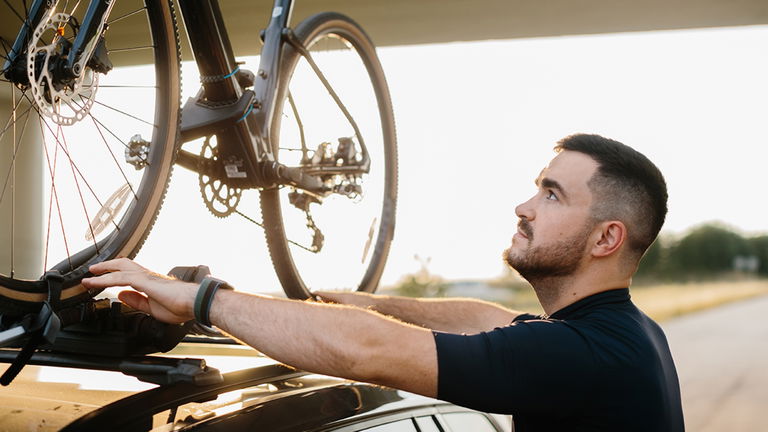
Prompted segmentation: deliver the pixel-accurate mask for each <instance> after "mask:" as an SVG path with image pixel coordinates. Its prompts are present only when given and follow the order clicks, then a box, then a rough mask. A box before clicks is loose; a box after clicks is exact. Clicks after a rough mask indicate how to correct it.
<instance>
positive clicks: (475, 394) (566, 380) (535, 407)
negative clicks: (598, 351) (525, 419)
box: [433, 320, 598, 415]
mask: <svg viewBox="0 0 768 432" xmlns="http://www.w3.org/2000/svg"><path fill="white" fill-rule="evenodd" d="M433 333H434V337H435V345H436V347H437V361H438V398H439V399H442V400H446V401H449V402H452V403H455V404H458V405H462V406H466V407H469V408H473V409H477V410H481V411H487V412H494V413H503V414H534V413H545V412H552V410H553V407H557V408H556V409H557V412H559V413H560V414H562V415H568V414H569V413H572V412H577V411H578V410H579V409H580V408H581V407H582V402H583V401H584V398H585V397H589V396H588V395H589V392H590V391H591V383H593V382H594V374H595V373H598V371H597V370H596V368H595V366H594V364H595V361H594V358H593V356H592V354H591V350H590V348H589V346H588V344H587V342H586V340H585V339H584V338H583V337H582V336H581V335H580V334H579V332H578V331H577V330H576V329H573V328H572V327H570V326H569V325H568V324H566V323H564V322H562V321H556V320H530V321H514V322H513V323H512V324H511V325H509V326H507V327H503V328H496V329H494V330H492V331H489V332H483V333H479V334H474V335H457V334H449V333H441V332H433Z"/></svg>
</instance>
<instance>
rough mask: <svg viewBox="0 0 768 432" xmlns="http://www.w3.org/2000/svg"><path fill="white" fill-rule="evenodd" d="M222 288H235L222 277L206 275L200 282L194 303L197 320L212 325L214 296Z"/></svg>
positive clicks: (205, 324)
mask: <svg viewBox="0 0 768 432" xmlns="http://www.w3.org/2000/svg"><path fill="white" fill-rule="evenodd" d="M222 289H229V290H231V289H233V288H232V287H231V286H230V285H229V284H228V283H226V282H225V281H223V280H221V279H216V278H214V277H210V276H206V277H205V278H203V280H202V281H201V282H200V285H199V287H198V289H197V295H196V296H195V302H194V305H193V308H192V310H193V313H194V316H195V320H196V321H197V322H199V323H200V324H202V325H204V326H207V327H211V325H212V324H211V319H210V312H211V305H212V304H213V298H214V296H215V295H216V292H218V291H219V290H222Z"/></svg>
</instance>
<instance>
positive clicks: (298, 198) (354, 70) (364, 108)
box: [261, 13, 397, 298]
mask: <svg viewBox="0 0 768 432" xmlns="http://www.w3.org/2000/svg"><path fill="white" fill-rule="evenodd" d="M295 33H296V36H297V38H298V40H300V41H301V43H302V44H303V46H304V47H306V48H307V49H308V50H309V51H310V53H311V57H312V59H313V60H314V62H315V63H316V64H317V65H318V66H319V68H320V70H321V71H322V74H323V75H324V76H325V78H326V79H327V81H328V82H329V83H330V86H331V87H332V88H333V89H334V91H335V92H336V94H337V95H338V97H339V99H340V100H341V101H342V103H343V105H344V106H345V108H346V109H347V110H348V112H349V113H350V115H351V117H352V118H353V119H354V121H355V123H356V124H357V130H356V129H355V128H354V127H353V126H352V123H351V122H350V121H349V120H348V118H347V117H346V116H345V115H344V113H343V112H342V110H341V109H340V108H339V106H338V105H337V103H336V102H334V100H333V98H332V97H331V96H330V93H329V92H328V91H327V89H326V88H325V86H324V85H323V84H322V82H321V81H320V79H319V78H318V76H317V74H316V73H315V72H313V70H312V68H311V66H310V64H309V63H308V62H307V60H306V59H305V58H304V57H302V56H301V55H300V54H299V53H298V52H297V51H296V50H294V49H292V48H291V47H289V46H286V48H285V49H284V51H283V55H284V58H283V60H282V61H283V63H282V65H281V74H282V76H281V77H280V79H279V80H280V83H281V91H280V93H279V94H278V103H277V106H276V112H277V113H282V115H275V118H274V119H273V123H272V131H271V138H272V146H273V150H274V152H275V154H276V158H277V160H279V161H280V162H281V163H283V164H285V165H288V166H302V165H303V166H305V167H306V166H307V164H308V163H312V162H311V161H310V160H311V159H312V158H316V159H315V160H317V159H319V158H322V157H325V156H328V155H329V154H331V155H333V154H338V152H343V151H348V150H349V144H352V145H353V147H354V150H353V151H352V153H354V154H356V155H358V156H355V157H360V155H361V154H362V147H361V141H362V142H364V143H365V147H366V148H367V151H368V154H369V156H370V161H371V165H370V170H369V171H368V173H366V174H363V175H356V176H349V175H335V176H327V177H326V178H324V180H325V181H326V184H333V185H334V186H335V187H337V188H338V189H339V190H342V189H343V190H346V191H347V192H349V191H350V190H355V191H356V192H354V193H351V194H346V195H345V194H344V193H333V194H331V195H330V196H327V197H325V198H322V200H318V201H321V203H317V202H313V201H316V200H315V198H314V197H312V196H311V195H309V194H307V193H302V192H301V191H296V190H294V189H292V188H290V187H282V188H276V189H266V190H263V191H262V192H261V207H262V216H263V219H264V226H265V234H266V239H267V245H268V246H269V251H270V255H271V257H272V262H273V264H274V266H275V270H276V271H277V275H278V278H279V280H280V282H281V284H282V286H283V289H284V290H285V292H286V294H287V295H288V296H289V297H292V298H307V297H308V296H309V295H310V292H311V291H312V290H316V289H355V290H361V291H369V292H372V291H374V290H375V289H376V287H377V285H378V282H379V280H380V278H381V274H382V272H383V270H384V264H385V261H386V259H387V254H388V253H389V248H390V244H391V241H392V238H393V235H394V227H395V203H396V201H397V151H396V142H395V124H394V118H393V114H392V105H391V102H390V96H389V90H388V88H387V84H386V80H385V78H384V73H383V71H382V68H381V65H380V63H379V60H378V57H377V56H376V52H375V49H374V46H373V44H372V42H371V41H370V39H369V38H368V36H367V35H366V34H365V32H364V31H363V30H362V29H361V28H360V27H359V26H358V25H357V24H356V23H354V22H353V21H352V20H350V19H349V18H347V17H345V16H343V15H339V14H336V13H322V14H318V15H314V16H312V17H310V18H308V19H306V20H305V21H303V22H302V23H301V24H299V26H298V27H297V28H296V30H295ZM358 132H359V133H358ZM340 139H341V140H340ZM344 141H345V142H347V146H348V147H347V148H346V149H344V150H342V149H341V148H340V147H341V146H343V145H344V144H340V143H341V142H344ZM302 143H304V144H302ZM324 143H325V144H324ZM302 147H303V148H304V150H302ZM323 155H325V156H323ZM331 157H332V158H333V157H334V156H331ZM356 188H357V189H356ZM357 192H359V193H357ZM291 201H293V203H291ZM303 208H309V209H310V213H309V215H311V218H308V217H307V213H306V212H305V211H303ZM313 226H314V227H316V228H317V230H318V231H319V233H320V236H319V235H318V234H317V232H318V231H316V230H315V229H314V228H312V227H313ZM321 237H322V248H320V250H319V251H316V250H313V249H316V248H317V246H318V243H319V241H320V238H321ZM313 246H314V248H313Z"/></svg>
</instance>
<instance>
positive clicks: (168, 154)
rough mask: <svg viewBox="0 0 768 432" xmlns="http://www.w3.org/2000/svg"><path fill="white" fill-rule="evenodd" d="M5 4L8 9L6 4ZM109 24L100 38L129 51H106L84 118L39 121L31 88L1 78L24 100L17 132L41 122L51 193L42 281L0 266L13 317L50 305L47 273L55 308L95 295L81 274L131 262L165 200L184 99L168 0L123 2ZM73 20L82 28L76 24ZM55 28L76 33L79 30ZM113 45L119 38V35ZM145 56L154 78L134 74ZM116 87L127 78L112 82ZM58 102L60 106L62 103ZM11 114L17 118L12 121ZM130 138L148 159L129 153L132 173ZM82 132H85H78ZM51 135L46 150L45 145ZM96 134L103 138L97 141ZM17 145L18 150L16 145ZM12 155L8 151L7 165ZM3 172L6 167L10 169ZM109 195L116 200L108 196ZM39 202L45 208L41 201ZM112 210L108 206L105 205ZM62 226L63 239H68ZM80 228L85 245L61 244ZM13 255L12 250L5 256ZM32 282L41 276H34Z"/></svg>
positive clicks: (3, 307) (0, 296) (3, 304)
mask: <svg viewBox="0 0 768 432" xmlns="http://www.w3.org/2000/svg"><path fill="white" fill-rule="evenodd" d="M6 5H8V7H9V8H11V6H10V4H9V3H8V2H6ZM22 11H23V9H22ZM64 12H67V11H64ZM75 13H78V12H76V11H75V10H73V11H72V12H71V15H70V16H74V17H75V18H78V17H77V16H75ZM80 13H82V11H81V12H80ZM61 16H65V15H61ZM110 20H111V21H110V24H109V29H108V30H107V32H106V33H105V42H106V43H107V46H109V43H110V35H117V34H121V36H122V37H123V38H128V39H129V40H130V41H129V42H124V43H125V44H129V43H131V44H132V45H130V46H127V47H126V46H123V45H119V46H114V47H109V48H111V49H110V50H109V54H108V56H109V60H110V61H111V62H113V63H114V65H115V68H114V69H112V70H110V71H109V72H108V73H106V74H103V75H102V74H99V75H100V77H99V81H100V82H99V83H98V85H99V87H98V88H97V89H96V91H97V93H95V95H96V96H94V93H93V92H91V93H90V94H89V95H88V96H87V97H88V98H90V99H94V100H95V101H94V102H91V103H92V104H93V105H92V107H91V108H90V111H88V112H87V113H86V114H83V116H82V119H81V120H80V121H77V122H75V124H73V125H71V126H67V125H64V126H60V125H61V123H59V124H56V123H55V120H54V121H52V119H51V117H50V116H47V115H45V114H44V107H42V106H40V105H39V104H38V105H37V106H35V105H34V104H35V103H37V100H32V99H30V97H29V95H28V94H27V92H29V91H31V86H30V87H28V88H26V89H20V88H18V87H17V86H15V85H13V84H12V83H11V82H9V80H7V79H2V80H1V81H0V89H2V88H9V87H10V90H11V92H15V93H13V94H14V96H13V97H14V98H18V100H26V101H27V102H28V103H27V105H28V108H29V109H28V111H27V112H28V114H27V116H28V120H25V122H24V124H23V127H26V126H27V125H28V124H29V123H38V124H39V125H40V126H39V128H40V134H39V135H38V136H37V139H36V140H35V143H34V144H39V145H40V147H41V148H42V150H38V152H39V153H44V154H45V160H44V161H43V162H42V163H43V164H44V175H45V176H49V177H46V178H44V179H43V183H42V184H44V185H48V184H50V187H49V188H48V190H47V191H43V192H47V194H48V197H46V198H47V201H48V208H47V212H45V213H47V215H46V216H47V224H46V225H45V226H44V227H43V230H44V232H43V233H42V234H43V235H44V237H45V249H44V254H45V257H44V258H43V259H42V260H41V261H43V263H45V264H44V265H43V266H42V267H41V268H40V271H39V274H33V275H21V274H17V273H15V272H14V269H13V268H10V270H9V269H7V268H3V269H0V314H3V315H9V316H17V315H22V314H25V313H29V312H35V311H37V310H38V309H39V308H40V305H41V304H42V302H44V301H46V300H47V298H48V282H47V281H46V279H45V273H46V272H50V271H51V270H56V271H57V272H59V273H60V282H59V286H60V288H61V294H60V299H59V302H58V303H57V306H58V307H59V308H66V307H70V306H74V305H76V304H78V303H80V302H82V301H84V300H87V299H90V298H92V297H93V296H95V295H96V294H98V292H94V291H88V290H86V289H85V288H84V287H83V286H82V284H81V283H80V280H81V279H82V278H83V277H85V276H86V275H88V268H89V266H90V265H92V264H94V263H97V262H100V261H105V260H108V259H112V258H115V257H130V258H132V257H134V256H135V255H136V253H137V252H138V251H139V249H140V248H141V246H142V245H143V244H144V241H145V240H146V238H147V236H148V234H149V231H150V230H151V228H152V226H153V225H154V222H155V220H156V218H157V214H158V211H159V209H160V207H161V205H162V203H163V200H164V198H165V193H166V191H167V188H168V183H169V181H170V175H171V171H172V167H173V163H174V158H175V155H176V149H177V145H176V143H177V141H178V133H179V130H178V126H179V116H180V99H181V95H180V92H181V90H180V49H179V39H178V29H177V22H176V14H175V11H174V6H173V2H172V1H165V0H162V1H152V0H147V1H141V0H136V1H133V2H131V1H127V0H121V1H120V2H118V4H117V5H116V6H115V7H114V9H113V10H112V14H111V17H110ZM67 21H68V23H67V24H66V26H67V27H74V28H76V27H77V24H76V23H75V24H74V25H71V24H70V23H71V22H73V21H74V20H72V19H71V18H69V19H68V20H67ZM79 21H80V22H82V21H81V19H80V20H79ZM59 31H72V32H74V31H76V29H75V30H71V29H64V30H59ZM116 32H117V33H116ZM33 37H34V36H33ZM65 37H66V35H65ZM114 39H115V40H118V38H117V36H115V38H114ZM39 40H40V43H41V44H45V43H46V42H47V40H46V39H45V38H43V37H42V36H41V37H40V39H39ZM121 40H125V39H121ZM35 41H36V40H35V39H34V38H33V39H31V42H32V43H35ZM55 41H56V38H55V36H53V37H52V41H51V42H50V44H51V45H53V44H54V43H56V42H55ZM4 42H5V43H6V44H7V43H9V42H8V41H4ZM11 42H12V41H11ZM33 52H35V51H33ZM142 54H143V55H144V56H143V57H141V58H142V59H144V58H146V59H148V60H149V61H151V62H153V66H152V67H153V71H147V72H145V71H144V69H135V68H134V67H133V65H135V64H136V63H135V62H136V61H137V60H136V57H135V56H136V55H142ZM131 56H133V57H131ZM89 67H90V64H89ZM27 69H29V68H27ZM4 73H5V71H2V73H0V76H2V75H4ZM94 74H95V73H94ZM30 76H32V75H30ZM144 78H146V79H147V80H148V82H147V83H146V84H145V83H144V81H141V80H143V79H144ZM118 80H124V81H122V82H121V83H119V82H118ZM31 81H32V80H30V82H31ZM3 91H5V90H3ZM42 91H46V87H44V86H43V90H42ZM73 91H74V90H73ZM83 98H84V96H81V97H80V100H81V101H82V100H83ZM72 99H73V100H74V99H75V97H74V96H73V97H72ZM153 99H154V100H153ZM14 100H15V99H14ZM152 100H153V101H152ZM148 101H152V102H148ZM81 103H82V104H83V105H85V102H81ZM59 104H60V105H61V102H59ZM148 104H150V105H151V106H152V107H153V108H154V111H153V112H152V111H151V110H148V109H147V105H148ZM21 105H22V104H19V105H17V106H16V107H12V108H13V110H12V113H13V112H14V111H16V110H19V107H21ZM51 105H54V104H53V103H51ZM62 106H63V105H62ZM59 109H64V108H61V107H60V108H59ZM72 109H73V110H76V109H81V105H80V104H78V103H75V107H74V108H72ZM148 111H149V113H148ZM41 112H43V113H42V114H41ZM18 114H19V113H18V112H16V114H12V115H18ZM22 115H24V114H22ZM13 118H14V119H15V118H16V117H13ZM30 118H31V121H29V119H30ZM10 120H11V118H10V117H9V123H6V124H10ZM17 123H20V122H19V121H15V122H14V123H13V124H14V125H17ZM6 129H7V128H6ZM54 131H55V132H54ZM131 131H133V132H131ZM136 131H141V132H140V133H141V135H142V136H144V135H145V134H146V136H147V137H149V139H145V138H142V139H136V140H135V141H136V143H137V144H138V147H137V148H138V149H140V150H141V151H144V152H145V153H141V151H140V152H139V153H136V154H133V155H132V159H133V161H134V166H131V165H130V164H129V163H128V155H125V160H122V161H121V159H120V156H122V155H123V154H125V152H126V150H127V149H128V148H129V147H130V146H131V145H132V143H133V141H132V138H131V137H132V136H135V135H129V133H131V134H132V133H134V132H136ZM22 133H23V129H22ZM86 133H88V134H89V135H85V134H86ZM46 134H48V135H46ZM67 134H69V139H68V138H67ZM51 136H52V137H53V145H52V144H51V143H50V142H47V141H48V139H49V137H51ZM98 137H101V138H100V140H99V138H98ZM91 138H93V140H91ZM3 139H5V138H4V137H3V136H2V134H0V140H3ZM68 141H69V142H68ZM99 141H101V142H99ZM19 142H21V141H19ZM83 143H88V144H93V145H92V146H90V147H88V146H86V145H81V144H83ZM3 144H5V143H3ZM16 145H17V146H18V147H21V144H16ZM25 145H27V146H29V144H25ZM18 147H17V148H18ZM78 147H85V148H83V149H79V148H78ZM102 147H103V148H102ZM60 153H64V154H65V157H66V161H65V162H62V161H61V160H58V162H57V160H56V157H59V158H61V157H62V156H61V155H60ZM86 153H87V154H88V158H87V159H86V158H83V159H76V158H77V157H78V155H79V154H80V155H84V154H86ZM121 153H122V154H121ZM137 154H138V156H137ZM102 156H103V160H106V161H109V163H108V164H107V163H103V162H102V160H101V159H98V158H99V157H102ZM15 158H16V156H15V153H14V160H15ZM110 159H111V160H110ZM52 161H53V163H51V162H52ZM57 164H60V165H61V166H60V167H59V170H60V171H57V170H56V165H57ZM11 165H13V164H12V163H11ZM46 165H47V166H46ZM67 165H69V166H67ZM107 165H110V166H107ZM52 167H53V168H52ZM10 170H11V168H9V171H8V172H10ZM70 170H71V174H69V175H70V176H71V178H72V180H62V179H61V178H60V177H58V176H59V174H60V172H61V171H70ZM106 170H110V173H109V174H108V175H104V174H103V173H104V172H105V171H106ZM129 170H130V171H129ZM0 176H5V177H6V178H9V177H11V176H10V174H8V175H6V173H5V172H2V173H0ZM78 178H79V180H78ZM89 180H90V181H89ZM67 182H71V183H73V184H74V185H75V186H76V188H73V190H69V191H68V190H60V189H62V186H67ZM134 183H135V184H134ZM120 184H123V186H119V187H118V189H114V188H113V186H114V185H120ZM70 186H71V184H70ZM74 189H77V191H74ZM125 190H128V192H125ZM110 191H114V193H112V194H111V195H110ZM75 192H77V194H78V196H77V197H76V198H74V199H73V201H77V204H72V205H73V206H74V205H76V206H81V207H82V213H83V214H82V215H80V216H79V217H80V220H79V221H78V220H77V219H76V218H75V216H71V217H70V215H69V214H67V212H66V211H63V210H66V209H68V208H69V207H68V206H69V205H70V204H69V203H61V202H60V200H63V199H66V198H67V194H72V196H75V195H74V194H75ZM89 194H90V195H89ZM126 195H128V197H127V198H125V196H126ZM115 197H117V201H120V200H123V201H124V202H123V205H122V206H119V207H118V206H117V204H118V203H117V202H115V201H113V199H114V198H115ZM54 198H55V199H54ZM43 201H44V203H45V201H46V199H44V200H43ZM54 201H55V204H54ZM113 205H114V206H115V207H112V206H113ZM71 208H74V207H71ZM121 209H122V210H121ZM12 211H13V210H12ZM56 213H58V214H56ZM86 216H88V217H86ZM100 218H101V219H100ZM56 219H58V223H59V228H60V231H61V237H62V238H63V243H64V244H65V249H64V251H63V252H61V251H58V249H56V247H57V244H58V243H60V242H62V239H59V238H52V237H53V235H52V231H53V230H54V229H53V228H52V226H53V227H55V226H56V225H55V224H56V223H57V222H56ZM101 221H103V222H104V223H105V224H106V226H107V227H106V229H104V231H103V232H101V233H98V232H97V231H98V222H101ZM79 225H82V226H79ZM94 226H96V227H97V228H94ZM15 229H16V228H15V227H14V228H13V229H12V230H11V232H12V234H11V236H14V237H15V236H16V235H17V234H16V233H15V232H14V231H13V230H15ZM68 229H69V230H70V234H67V230H68ZM78 229H80V230H82V231H80V232H83V231H85V232H86V234H85V235H84V237H85V242H84V244H85V246H84V247H80V245H82V244H83V240H79V239H75V240H73V239H72V238H69V239H68V238H67V237H68V235H70V236H71V235H72V233H73V232H76V231H78ZM88 233H90V237H91V238H89V237H88V235H89V234H88ZM74 237H77V236H76V235H75V236H74ZM73 245H74V246H73ZM59 249H60V248H59ZM57 251H58V252H57ZM13 254H14V252H13V251H11V256H13ZM56 254H59V255H56ZM57 261H58V263H57ZM11 262H13V259H11ZM31 271H35V270H31ZM37 277H39V279H36V278H37Z"/></svg>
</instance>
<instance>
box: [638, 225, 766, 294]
mask: <svg viewBox="0 0 768 432" xmlns="http://www.w3.org/2000/svg"><path fill="white" fill-rule="evenodd" d="M734 274H737V275H745V276H760V277H766V276H768V235H759V236H744V235H742V234H740V233H738V232H736V231H735V230H733V229H731V228H729V227H727V226H725V225H722V224H719V223H707V224H704V225H701V226H698V227H696V228H694V229H692V230H690V231H689V232H688V233H687V234H685V235H683V236H671V235H662V236H660V237H659V238H658V239H656V242H654V244H653V245H651V247H650V248H649V249H648V251H647V252H646V254H645V256H644V257H643V259H642V260H641V261H640V267H639V269H638V271H637V275H636V277H637V279H638V280H640V281H642V280H650V281H681V280H682V281H684V280H702V279H711V278H718V277H724V276H733V275H734Z"/></svg>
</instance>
